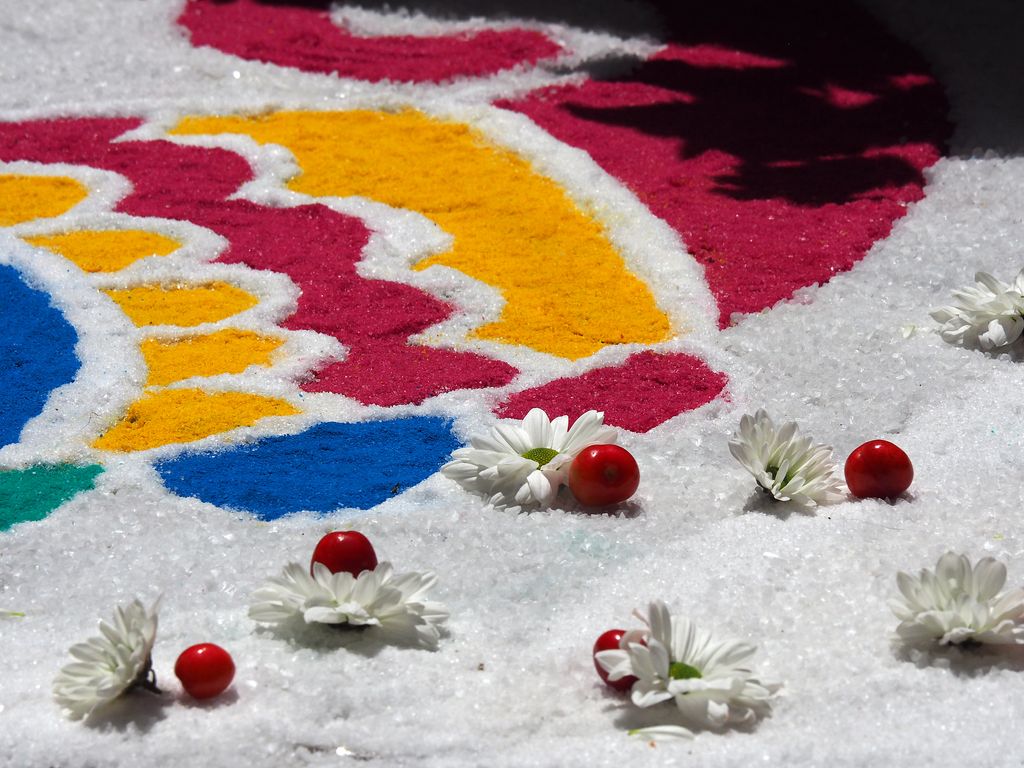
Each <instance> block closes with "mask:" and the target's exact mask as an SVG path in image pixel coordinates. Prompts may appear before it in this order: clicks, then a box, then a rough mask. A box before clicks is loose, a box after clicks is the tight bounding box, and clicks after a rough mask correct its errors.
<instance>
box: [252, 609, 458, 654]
mask: <svg viewBox="0 0 1024 768" xmlns="http://www.w3.org/2000/svg"><path fill="white" fill-rule="evenodd" d="M440 632H441V638H442V639H444V638H445V637H448V632H447V630H446V629H445V628H444V627H440ZM256 633H257V634H258V635H263V636H265V637H272V638H274V639H276V640H280V641H281V642H283V643H286V644H287V645H288V646H290V647H292V648H310V649H312V650H314V651H319V652H321V653H333V652H334V651H339V650H344V651H348V652H350V653H355V654H357V655H359V656H363V657H365V658H373V657H374V656H376V655H377V654H378V653H380V652H381V651H382V650H383V649H384V647H385V646H391V647H394V648H405V649H408V650H423V651H427V652H428V653H429V650H427V649H424V648H422V647H421V646H419V645H417V644H416V643H415V641H413V640H412V639H410V638H408V637H403V636H398V635H394V634H392V633H389V632H387V631H386V630H383V629H381V628H380V627H372V626H349V625H347V624H320V623H315V622H314V623H312V624H307V623H306V622H305V621H303V620H302V619H301V618H299V617H296V618H294V619H292V620H291V621H287V622H283V623H281V624H273V625H269V626H264V625H261V626H260V627H259V628H257V629H256Z"/></svg>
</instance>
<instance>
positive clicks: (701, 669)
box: [596, 600, 781, 738]
mask: <svg viewBox="0 0 1024 768" xmlns="http://www.w3.org/2000/svg"><path fill="white" fill-rule="evenodd" d="M636 616H637V618H639V619H640V620H641V621H643V622H644V623H645V624H646V625H647V627H648V629H647V630H640V631H634V632H627V633H626V634H624V635H623V636H622V640H621V641H620V647H619V650H611V651H601V652H600V653H598V654H597V656H596V658H597V661H598V663H599V664H600V665H601V666H602V667H603V668H604V669H605V671H606V672H608V679H609V680H619V679H621V678H623V677H627V676H629V675H633V676H635V677H636V678H637V681H636V682H635V683H633V687H632V689H631V691H630V696H631V698H632V701H633V703H634V704H635V705H636V706H638V707H651V706H654V705H655V704H660V703H661V702H663V701H669V700H674V701H675V704H676V707H678V709H679V711H680V713H681V714H682V716H683V720H684V722H686V723H688V724H690V725H695V726H699V727H704V728H721V727H723V726H726V725H730V724H736V723H746V722H750V721H752V720H755V719H757V718H758V717H761V716H763V715H765V714H767V712H768V711H769V710H770V709H771V702H770V699H771V697H772V696H773V695H774V694H775V693H776V691H778V689H779V688H780V687H781V686H780V685H779V684H777V683H767V682H761V681H760V680H758V679H756V678H754V677H753V675H752V673H751V671H750V669H749V668H748V667H747V662H748V661H749V660H750V659H751V657H753V655H754V654H755V653H756V652H757V648H756V647H754V646H753V645H750V644H749V643H744V642H739V641H736V640H723V639H719V638H716V637H715V636H714V635H712V634H711V633H710V632H708V631H706V630H702V629H700V628H698V627H697V626H696V625H695V624H694V623H693V622H692V621H690V620H689V619H685V618H673V617H672V615H671V614H670V613H669V611H668V608H667V607H666V606H665V603H663V602H662V601H660V600H656V601H654V602H652V603H651V604H650V607H649V608H648V615H647V616H644V615H642V614H641V613H639V612H637V613H636ZM631 733H633V734H635V735H639V736H645V737H652V738H657V737H659V736H666V735H671V736H686V735H692V733H691V732H689V730H688V729H687V728H683V727H681V726H674V725H667V726H666V725H659V726H654V727H652V728H640V729H637V730H635V731H631Z"/></svg>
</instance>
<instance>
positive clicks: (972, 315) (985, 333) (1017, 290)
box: [931, 269, 1024, 350]
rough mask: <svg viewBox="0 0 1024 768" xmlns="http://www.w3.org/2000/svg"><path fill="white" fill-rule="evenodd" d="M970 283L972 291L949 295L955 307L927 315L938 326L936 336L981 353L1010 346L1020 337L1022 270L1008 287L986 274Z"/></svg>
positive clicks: (1023, 308) (1023, 307)
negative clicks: (978, 349)
mask: <svg viewBox="0 0 1024 768" xmlns="http://www.w3.org/2000/svg"><path fill="white" fill-rule="evenodd" d="M974 280H975V285H974V286H973V287H969V288H963V289H961V290H959V291H954V292H953V298H954V299H955V300H956V303H955V304H953V305H950V306H945V307H939V308H938V309H936V310H933V311H932V312H931V316H932V318H933V319H935V320H936V321H937V322H939V323H941V324H942V327H941V328H939V335H940V336H942V338H943V339H945V340H946V341H948V342H949V343H950V344H958V345H960V346H964V347H972V348H977V347H981V348H982V349H985V350H991V349H998V348H999V347H1005V346H1009V345H1010V344H1013V343H1014V342H1015V341H1017V339H1019V338H1020V337H1021V334H1022V333H1024V269H1022V270H1021V271H1020V272H1018V273H1017V279H1016V280H1014V281H1013V283H1012V284H1010V283H1004V282H1003V281H1002V280H997V279H996V278H994V277H992V275H990V274H988V273H987V272H978V273H977V274H976V275H975V276H974Z"/></svg>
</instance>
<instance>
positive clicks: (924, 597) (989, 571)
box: [889, 552, 1024, 645]
mask: <svg viewBox="0 0 1024 768" xmlns="http://www.w3.org/2000/svg"><path fill="white" fill-rule="evenodd" d="M896 584H897V586H898V587H899V590H900V592H901V593H902V596H901V597H899V598H895V599H893V600H890V601H889V607H890V608H891V609H892V612H893V613H895V614H896V617H897V618H899V619H900V625H899V626H898V627H897V628H896V634H897V636H898V637H899V638H900V639H901V640H903V641H904V642H905V643H908V644H910V645H919V644H926V643H932V642H938V643H939V644H940V645H950V644H952V645H956V644H959V643H963V642H966V641H973V642H976V643H992V644H1003V645H1005V644H1019V643H1024V627H1022V626H1021V624H1020V622H1021V621H1022V619H1024V589H1020V588H1016V589H1011V590H1008V591H1006V592H1003V593H1002V594H998V593H999V590H1001V589H1002V588H1003V585H1004V584H1006V566H1005V565H1003V564H1002V563H1000V562H999V561H997V560H993V559H992V558H991V557H985V558H982V559H981V560H979V561H978V564H977V565H975V566H974V567H973V568H972V567H971V561H970V560H968V559H967V556H966V555H957V554H956V553H954V552H947V553H946V554H944V555H943V556H942V557H940V558H939V561H938V563H936V566H935V570H934V571H931V570H929V569H928V568H922V569H921V574H920V576H911V575H910V574H907V573H903V572H902V571H901V572H900V573H898V574H897V575H896Z"/></svg>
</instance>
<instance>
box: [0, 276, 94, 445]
mask: <svg viewBox="0 0 1024 768" xmlns="http://www.w3.org/2000/svg"><path fill="white" fill-rule="evenodd" d="M0 297H3V300H2V301H0V339H2V341H0V446H3V445H9V444H11V443H16V442H18V439H19V437H20V436H21V430H22V428H23V427H24V426H25V423H26V422H27V421H28V420H29V419H31V418H32V417H34V416H38V415H39V413H40V412H41V411H42V410H43V406H44V405H45V404H46V398H47V397H48V396H49V394H50V392H51V390H53V389H56V388H57V387H59V386H61V385H63V384H67V383H68V382H70V381H72V380H73V379H74V378H75V374H76V373H78V367H79V361H78V358H77V357H76V356H75V343H76V342H77V341H78V334H77V333H75V329H74V328H73V327H72V326H71V324H70V323H68V321H67V320H65V319H64V315H63V314H61V312H60V310H58V309H56V308H55V307H54V306H52V305H51V304H50V297H49V296H48V295H47V294H45V293H43V292H42V291H37V290H35V289H34V288H30V287H29V286H28V285H26V284H25V282H24V281H23V280H22V279H21V275H20V273H19V272H18V270H16V269H14V268H13V267H10V266H6V265H0Z"/></svg>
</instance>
